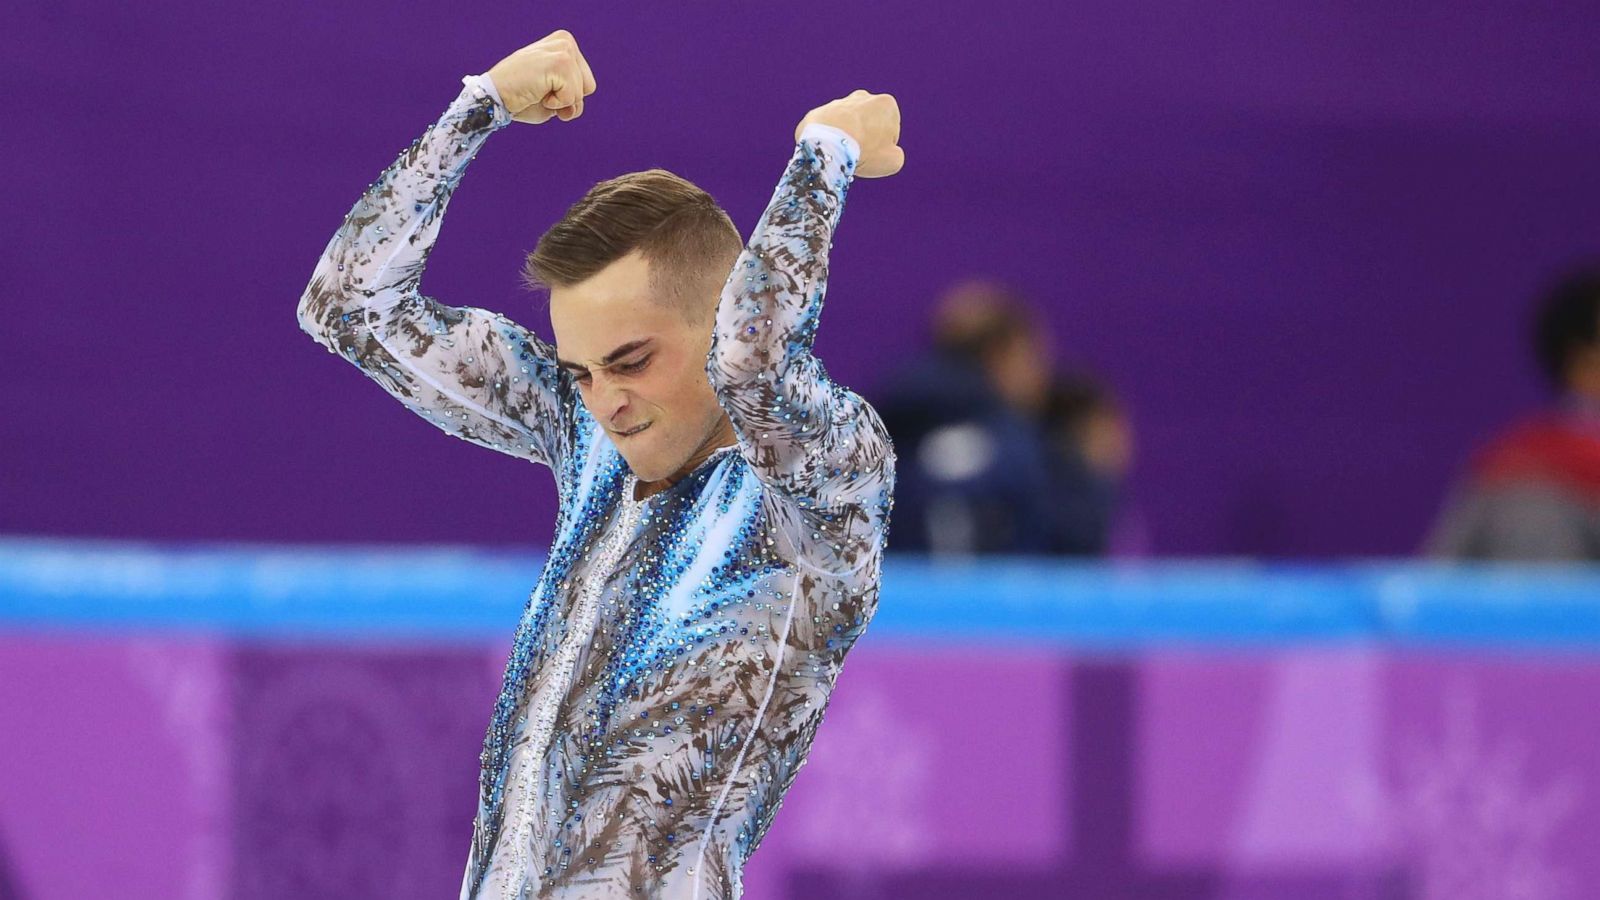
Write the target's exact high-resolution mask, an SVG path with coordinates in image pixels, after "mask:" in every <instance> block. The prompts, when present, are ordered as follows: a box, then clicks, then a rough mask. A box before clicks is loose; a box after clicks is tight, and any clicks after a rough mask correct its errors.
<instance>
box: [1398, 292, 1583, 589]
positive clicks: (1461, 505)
mask: <svg viewBox="0 0 1600 900" xmlns="http://www.w3.org/2000/svg"><path fill="white" fill-rule="evenodd" d="M1534 350H1535V353H1536V355H1537V358H1538V361H1539V365H1540V367H1541V368H1542V369H1543V371H1544V374H1545V376H1546V377H1547V378H1548V379H1549V381H1550V384H1551V386H1552V387H1553V388H1554V389H1555V392H1556V398H1555V403H1554V404H1553V405H1552V406H1551V407H1550V408H1549V409H1546V410H1543V411H1540V412H1538V413H1535V414H1533V415H1530V416H1528V417H1526V418H1524V419H1522V420H1521V421H1518V422H1515V423H1513V424H1512V425H1511V426H1510V427H1509V428H1507V429H1506V430H1505V431H1504V432H1502V433H1501V434H1500V435H1498V436H1497V437H1495V438H1494V439H1493V440H1491V441H1490V442H1489V443H1488V444H1487V445H1485V446H1484V447H1483V448H1481V449H1480V450H1479V451H1478V452H1477V453H1476V454H1475V456H1474V457H1473V460H1472V463H1471V465H1470V468H1469V471H1468V473H1467V476H1466V477H1465V478H1464V479H1463V480H1462V483H1461V484H1460V485H1458V486H1457V487H1456V488H1455V489H1454V491H1453V492H1452V495H1451V497H1450V498H1449V502H1448V503H1447V505H1446V507H1445V510H1444V512H1443V514H1442V515H1441V516H1440V518H1439V521H1438V522H1437V523H1436V524H1435V526H1434V529H1433V533H1432V534H1431V535H1430V536H1429V539H1428V546H1427V550H1428V552H1429V553H1430V554H1431V555H1434V556H1442V557H1451V558H1456V559H1497V560H1600V269H1589V270H1584V271H1580V272H1577V273H1574V274H1572V275H1570V276H1568V277H1567V278H1566V279H1565V280H1563V281H1562V282H1561V283H1559V284H1558V285H1556V286H1555V288H1554V289H1553V290H1551V291H1550V292H1549V293H1548V294H1547V295H1546V297H1545V298H1544V301H1543V303H1542V304H1541V305H1540V308H1539V310H1538V316H1537V318H1536V320H1535V325H1534Z"/></svg>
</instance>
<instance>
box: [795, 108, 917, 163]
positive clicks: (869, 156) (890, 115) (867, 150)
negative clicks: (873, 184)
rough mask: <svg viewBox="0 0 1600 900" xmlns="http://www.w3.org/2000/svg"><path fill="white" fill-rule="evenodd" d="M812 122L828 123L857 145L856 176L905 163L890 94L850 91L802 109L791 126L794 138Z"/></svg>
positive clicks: (897, 110) (897, 116) (895, 110)
mask: <svg viewBox="0 0 1600 900" xmlns="http://www.w3.org/2000/svg"><path fill="white" fill-rule="evenodd" d="M812 122H819V123H821V124H823V125H832V126H833V127H834V128H837V129H839V130H840V131H843V132H844V133H845V134H848V135H850V136H851V137H852V138H854V139H855V141H856V143H857V144H860V145H861V158H860V159H859V160H857V161H856V175H857V176H858V177H862V178H882V177H883V176H885V175H893V174H894V173H896V172H898V171H900V167H901V166H903V165H905V162H906V154H905V151H904V150H901V149H900V147H899V143H900V104H898V103H896V102H895V99H894V96H893V95H891V94H871V93H868V92H866V91H862V90H856V91H851V92H850V94H849V96H846V97H840V98H839V99H838V100H834V101H833V102H831V103H826V104H823V105H822V106H819V107H817V108H816V109H813V110H812V111H810V112H808V113H806V117H805V118H803V119H801V120H800V124H799V125H797V126H795V129H794V139H795V140H797V141H798V140H799V139H800V132H802V131H804V130H805V127H806V126H807V125H810V124H811V123H812Z"/></svg>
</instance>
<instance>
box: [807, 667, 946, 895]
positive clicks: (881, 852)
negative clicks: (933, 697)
mask: <svg viewBox="0 0 1600 900" xmlns="http://www.w3.org/2000/svg"><path fill="white" fill-rule="evenodd" d="M934 745H935V741H934V738H933V736H932V735H930V734H928V733H926V730H925V729H924V728H922V727H921V726H920V724H919V723H917V722H916V721H915V720H913V719H909V718H907V717H905V716H904V715H903V714H901V713H899V712H897V710H896V709H895V706H894V704H893V703H891V702H890V700H889V698H888V697H885V696H884V695H883V693H882V692H881V691H875V690H867V691H860V692H858V693H855V694H853V695H852V696H851V697H850V702H849V703H848V704H843V703H836V704H835V705H834V706H833V707H832V708H831V709H830V710H829V711H828V714H827V717H826V721H825V722H824V724H823V725H822V726H821V728H820V729H819V738H818V740H817V742H816V744H815V745H814V747H813V749H812V751H811V756H810V759H809V760H808V762H807V765H806V768H807V770H808V773H807V775H806V776H805V779H806V780H807V781H808V782H809V784H807V785H806V786H805V792H806V801H807V802H806V804H805V807H804V808H803V810H796V812H800V813H802V815H801V816H799V817H798V818H797V819H796V820H795V821H793V822H791V823H789V824H790V826H791V828H792V830H791V834H792V836H793V837H794V838H795V839H796V844H797V845H798V846H799V847H803V848H804V850H805V852H806V854H807V855H809V856H812V857H814V858H817V859H828V860H831V861H833V862H834V863H835V864H838V865H840V866H841V867H842V868H845V869H850V868H852V867H860V868H862V869H871V870H877V869H882V868H885V867H890V866H906V865H915V864H917V863H920V862H923V861H925V859H926V858H927V855H928V853H929V852H930V851H931V849H932V844H933V840H934V839H933V835H932V833H931V826H930V824H929V822H930V820H929V817H928V810H927V808H926V802H927V800H928V794H929V793H930V787H931V775H932V760H931V759H930V757H929V752H930V751H929V749H928V748H930V747H933V746H934Z"/></svg>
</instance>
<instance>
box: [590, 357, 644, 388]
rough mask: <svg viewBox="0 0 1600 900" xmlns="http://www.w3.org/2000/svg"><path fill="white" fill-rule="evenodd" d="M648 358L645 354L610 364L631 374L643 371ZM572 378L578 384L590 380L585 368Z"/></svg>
mask: <svg viewBox="0 0 1600 900" xmlns="http://www.w3.org/2000/svg"><path fill="white" fill-rule="evenodd" d="M650 359H651V357H649V356H645V357H642V358H640V359H639V360H637V361H635V362H631V363H617V364H614V365H612V366H611V368H614V369H616V370H617V371H618V372H621V373H622V374H624V375H633V374H636V373H638V372H642V371H644V367H645V366H648V365H649V364H650ZM573 378H574V379H576V380H577V382H578V383H579V384H588V383H589V382H590V380H591V379H590V376H589V372H588V370H587V369H585V370H584V371H583V372H582V373H580V374H577V375H574V376H573Z"/></svg>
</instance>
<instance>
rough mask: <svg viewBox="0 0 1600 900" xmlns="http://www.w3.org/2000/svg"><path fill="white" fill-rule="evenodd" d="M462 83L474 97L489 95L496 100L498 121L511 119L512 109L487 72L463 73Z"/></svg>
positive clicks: (496, 117) (503, 121)
mask: <svg viewBox="0 0 1600 900" xmlns="http://www.w3.org/2000/svg"><path fill="white" fill-rule="evenodd" d="M461 83H462V84H464V85H466V86H467V88H468V89H470V90H471V91H472V95H473V96H474V97H478V98H483V97H487V98H489V99H490V100H493V101H494V106H495V120H496V121H497V122H500V123H502V124H503V123H505V122H509V121H510V120H511V111H510V110H508V109H506V104H505V101H503V100H501V99H500V91H498V90H497V89H496V88H495V86H494V79H493V78H490V77H489V76H488V74H487V73H484V74H482V75H463V76H461Z"/></svg>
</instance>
